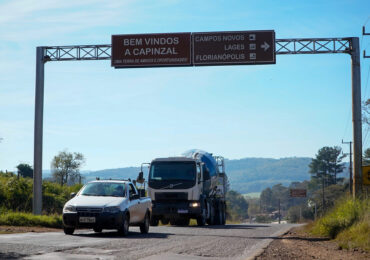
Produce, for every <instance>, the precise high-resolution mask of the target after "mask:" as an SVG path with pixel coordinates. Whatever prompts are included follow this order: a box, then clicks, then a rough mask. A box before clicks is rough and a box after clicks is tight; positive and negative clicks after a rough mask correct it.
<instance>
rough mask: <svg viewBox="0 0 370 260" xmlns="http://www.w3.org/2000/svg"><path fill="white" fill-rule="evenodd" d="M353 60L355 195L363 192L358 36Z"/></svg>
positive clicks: (353, 51)
mask: <svg viewBox="0 0 370 260" xmlns="http://www.w3.org/2000/svg"><path fill="white" fill-rule="evenodd" d="M351 39H352V40H351V52H350V54H351V61H352V120H353V158H354V161H353V190H352V192H353V197H354V198H360V197H361V193H362V168H361V167H362V113H361V67H360V43H359V39H358V37H352V38H351Z"/></svg>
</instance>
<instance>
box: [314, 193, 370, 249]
mask: <svg viewBox="0 0 370 260" xmlns="http://www.w3.org/2000/svg"><path fill="white" fill-rule="evenodd" d="M307 230H308V231H309V232H310V233H312V234H314V235H319V236H325V237H330V238H332V239H336V241H338V243H339V245H340V246H341V247H343V248H361V249H363V250H366V251H370V199H366V200H362V201H361V200H354V199H352V198H346V199H341V200H339V201H338V202H337V203H336V206H335V207H334V208H333V209H332V210H331V211H330V212H328V213H327V214H325V215H324V216H323V217H322V218H320V219H318V220H317V221H315V222H313V223H312V224H310V225H308V227H307Z"/></svg>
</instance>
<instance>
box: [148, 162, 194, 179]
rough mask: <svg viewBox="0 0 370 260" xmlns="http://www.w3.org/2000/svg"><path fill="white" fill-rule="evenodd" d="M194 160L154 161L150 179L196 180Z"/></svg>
mask: <svg viewBox="0 0 370 260" xmlns="http://www.w3.org/2000/svg"><path fill="white" fill-rule="evenodd" d="M195 172H196V168H195V163H194V162H154V163H152V165H151V167H150V173H149V179H150V180H158V181H161V180H182V181H195Z"/></svg>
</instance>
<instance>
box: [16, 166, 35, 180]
mask: <svg viewBox="0 0 370 260" xmlns="http://www.w3.org/2000/svg"><path fill="white" fill-rule="evenodd" d="M17 169H18V177H19V175H20V176H22V177H23V178H26V177H28V178H33V169H32V167H31V165H29V164H27V163H20V164H18V166H17Z"/></svg>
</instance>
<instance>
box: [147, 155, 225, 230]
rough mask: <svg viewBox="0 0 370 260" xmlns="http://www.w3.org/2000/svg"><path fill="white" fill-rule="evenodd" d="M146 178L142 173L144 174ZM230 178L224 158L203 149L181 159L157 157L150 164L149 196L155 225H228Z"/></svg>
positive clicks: (152, 221)
mask: <svg viewBox="0 0 370 260" xmlns="http://www.w3.org/2000/svg"><path fill="white" fill-rule="evenodd" d="M140 174H141V175H142V172H141V173H140ZM226 189H227V176H226V173H225V166H224V159H223V158H222V157H220V156H213V155H212V154H210V153H207V152H205V151H202V150H195V149H194V150H190V151H187V152H185V153H184V154H183V156H181V157H168V158H157V159H154V160H153V161H152V162H151V163H150V169H149V178H148V195H149V196H150V197H151V199H152V217H151V225H152V226H156V225H158V222H159V221H161V222H162V224H168V223H170V224H171V225H188V224H189V220H190V219H191V218H194V219H196V220H197V224H198V225H199V226H203V225H205V224H206V223H208V224H209V225H224V224H225V222H226V202H225V195H226V191H227V190H226Z"/></svg>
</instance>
